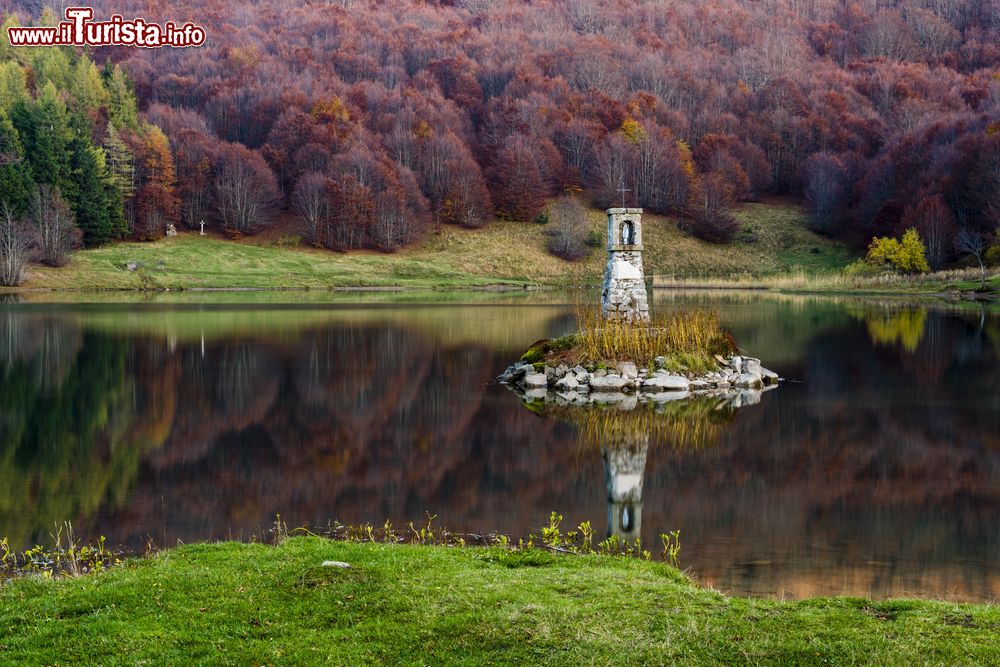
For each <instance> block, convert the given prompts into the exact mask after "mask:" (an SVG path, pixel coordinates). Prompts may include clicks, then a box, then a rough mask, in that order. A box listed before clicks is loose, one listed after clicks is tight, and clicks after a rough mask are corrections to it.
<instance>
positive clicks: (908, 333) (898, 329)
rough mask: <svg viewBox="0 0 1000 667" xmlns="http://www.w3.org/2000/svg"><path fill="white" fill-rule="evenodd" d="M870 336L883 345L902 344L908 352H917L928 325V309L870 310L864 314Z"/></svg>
mask: <svg viewBox="0 0 1000 667" xmlns="http://www.w3.org/2000/svg"><path fill="white" fill-rule="evenodd" d="M864 320H865V324H866V325H867V327H868V335H869V336H871V339H872V341H873V342H875V343H879V344H881V345H895V344H897V343H898V344H900V345H902V346H903V349H904V350H906V351H907V352H916V351H917V347H918V346H919V345H920V341H921V340H922V339H923V337H924V327H925V325H926V324H927V309H926V308H903V309H900V310H881V309H880V310H870V311H868V312H866V313H865V314H864Z"/></svg>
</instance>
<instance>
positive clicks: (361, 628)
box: [0, 537, 1000, 667]
mask: <svg viewBox="0 0 1000 667" xmlns="http://www.w3.org/2000/svg"><path fill="white" fill-rule="evenodd" d="M324 561H343V562H347V563H349V564H350V565H351V567H350V569H339V568H335V567H323V566H322V563H323V562H324ZM998 633H1000V608H998V607H996V606H986V605H964V604H951V603H946V602H934V601H921V600H892V601H885V602H877V601H871V600H864V599H848V598H840V599H813V600H804V601H799V602H787V601H779V600H768V599H744V598H734V597H727V596H725V595H722V594H720V593H717V592H713V591H710V590H705V589H701V588H698V587H697V586H695V585H694V584H692V583H691V582H690V581H689V580H688V579H687V578H686V577H685V576H684V575H682V574H681V573H680V572H679V571H678V570H676V569H675V568H673V567H670V566H668V565H666V564H663V563H655V562H646V561H643V560H638V559H634V558H632V559H630V558H622V557H610V556H597V555H586V556H581V555H562V554H556V553H550V552H548V551H539V550H531V551H527V552H508V551H505V550H501V548H500V547H491V548H481V547H467V548H459V547H442V546H433V547H432V546H403V545H385V544H372V543H365V544H358V543H346V542H337V541H331V540H327V539H322V538H314V537H305V538H294V539H289V540H286V541H284V542H283V543H281V544H280V546H276V547H275V546H267V545H262V544H236V543H223V544H200V545H193V546H182V547H179V548H176V549H172V550H168V551H164V552H161V553H158V554H156V555H154V556H151V557H149V558H146V559H137V560H133V561H129V562H128V563H127V564H126V565H124V566H121V567H116V568H113V569H111V570H109V571H107V572H104V573H101V574H97V575H89V576H83V577H71V578H66V579H56V580H53V579H22V580H17V581H14V582H13V583H9V584H6V585H3V586H2V587H0V662H3V663H7V664H66V663H80V664H106V665H115V664H142V663H152V664H195V663H196V664H240V665H248V664H263V663H267V664H318V663H331V664H352V665H353V664H373V663H374V664H386V663H394V664H399V663H402V664H467V665H478V664H561V665H581V664H594V665H607V664H635V665H640V664H642V665H650V664H691V665H709V664H745V663H751V664H758V663H761V664H773V665H857V664H879V665H905V666H907V667H908V666H909V665H914V664H921V665H924V664H997V663H998V662H1000V642H997V636H998Z"/></svg>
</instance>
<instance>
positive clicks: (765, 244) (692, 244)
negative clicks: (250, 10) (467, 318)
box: [25, 202, 853, 289]
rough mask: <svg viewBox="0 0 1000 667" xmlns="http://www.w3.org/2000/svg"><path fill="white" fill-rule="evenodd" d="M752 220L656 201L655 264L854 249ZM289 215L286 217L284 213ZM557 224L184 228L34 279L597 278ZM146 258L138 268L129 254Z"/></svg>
mask: <svg viewBox="0 0 1000 667" xmlns="http://www.w3.org/2000/svg"><path fill="white" fill-rule="evenodd" d="M736 215H737V218H739V220H740V222H741V223H742V224H743V228H744V231H743V232H742V233H741V234H740V235H739V236H738V238H737V240H735V241H734V242H733V243H730V244H725V245H717V244H711V243H705V242H703V241H699V240H698V239H695V238H693V237H691V236H689V235H687V234H685V233H683V232H681V231H680V230H679V229H678V228H677V224H676V220H674V219H672V218H669V217H665V216H660V215H655V214H652V213H647V214H646V215H644V216H643V224H644V225H645V250H644V253H643V257H644V262H645V269H646V274H647V275H648V276H654V275H664V276H667V277H675V276H686V277H697V278H706V277H709V276H726V275H732V274H737V273H744V272H750V273H753V274H754V275H768V274H773V273H775V272H784V271H787V270H789V269H790V268H793V267H799V268H801V269H808V270H810V271H814V270H823V271H831V270H836V269H839V268H841V267H843V266H845V265H846V264H847V263H849V262H850V261H851V259H853V257H852V256H851V253H850V252H849V251H848V250H847V249H846V248H845V247H844V246H842V245H840V244H838V243H835V242H833V241H830V240H828V239H825V238H823V237H821V236H819V235H817V234H815V233H813V232H812V231H810V230H809V229H808V227H807V226H806V220H805V215H804V213H803V212H802V209H801V208H800V207H799V206H796V205H794V204H791V203H787V202H774V203H756V204H746V205H744V206H741V207H740V208H739V210H738V211H737V213H736ZM587 216H588V224H589V227H590V231H591V232H592V234H593V235H594V236H595V238H599V239H603V238H604V234H605V233H606V227H607V223H606V216H605V213H604V212H603V211H600V210H597V209H589V210H588V213H587ZM283 224H284V223H283ZM546 231H547V226H546V225H540V224H535V223H531V222H511V221H505V220H497V221H494V222H492V223H490V224H489V225H487V226H486V227H484V228H482V229H476V230H470V229H462V228H459V227H454V226H444V227H442V228H440V229H439V230H437V231H434V232H432V233H431V234H429V235H428V236H427V238H426V239H424V240H423V241H422V242H421V243H419V244H417V245H415V246H413V247H409V248H405V249H403V250H401V251H399V252H397V253H394V254H384V253H378V252H370V251H358V252H352V253H337V252H332V251H328V250H318V249H314V248H308V247H305V246H304V245H296V244H294V243H290V241H294V240H296V237H294V236H281V235H280V234H279V233H278V232H277V231H274V233H269V234H263V235H261V236H259V237H250V238H247V239H243V240H240V241H233V240H227V239H225V238H222V237H218V236H205V237H201V236H198V234H197V233H196V232H190V231H187V232H185V231H182V232H181V234H180V236H177V237H175V238H168V239H162V240H160V241H156V242H153V243H137V242H123V243H114V244H110V245H107V246H104V247H101V248H95V249H91V250H83V251H80V252H76V253H73V255H72V256H71V259H70V263H69V265H68V266H65V267H61V268H50V267H44V266H33V267H31V270H30V272H29V279H28V282H27V283H26V284H25V287H28V288H54V289H163V288H171V289H179V288H184V289H191V288H257V289H280V288H299V289H302V288H317V289H321V288H331V287H407V288H415V287H446V288H447V287H451V288H455V287H475V286H483V285H489V284H496V283H507V284H513V285H523V284H527V283H532V284H572V285H580V284H598V283H599V282H600V280H601V276H602V275H603V273H604V265H605V263H606V261H607V253H606V252H605V250H604V247H603V243H602V244H600V247H596V248H592V249H591V250H590V252H589V254H588V256H587V257H586V258H585V259H583V260H581V261H579V262H569V261H566V260H563V259H560V258H558V257H555V256H553V255H552V254H550V253H549V252H548V251H547V250H546V249H545V247H546V242H547V240H548V237H547V236H546ZM130 262H134V263H137V264H138V265H139V270H137V271H129V270H128V269H127V265H128V264H129V263H130Z"/></svg>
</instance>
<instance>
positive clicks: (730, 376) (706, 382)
mask: <svg viewBox="0 0 1000 667" xmlns="http://www.w3.org/2000/svg"><path fill="white" fill-rule="evenodd" d="M607 248H608V263H607V266H606V268H605V271H604V287H603V290H602V294H601V309H600V311H599V312H598V311H595V310H591V309H588V308H586V307H578V308H577V332H576V333H573V334H569V335H567V336H563V337H561V338H557V339H543V340H540V341H537V342H535V343H534V344H532V345H531V346H530V347H529V348H528V350H527V351H526V352H525V353H524V354H523V355H522V356H521V359H520V360H519V361H518V362H516V363H515V364H513V365H511V366H510V367H508V368H507V370H506V371H504V372H503V373H502V374H501V375H500V377H499V378H498V379H499V381H500V382H501V383H503V384H505V385H507V386H509V387H511V388H512V389H513V390H514V391H516V392H517V393H518V394H519V395H520V396H521V397H522V398H523V399H524V400H526V401H527V402H534V401H544V402H546V403H556V404H558V405H565V404H574V405H586V404H590V403H605V404H606V403H620V404H623V405H625V406H632V407H634V406H635V405H637V404H638V403H639V402H643V403H650V402H652V403H665V402H668V401H674V400H679V399H684V398H687V397H689V396H691V395H706V394H708V395H711V394H718V395H724V396H725V397H727V398H730V399H732V401H733V402H734V403H735V404H737V405H736V406H737V407H738V406H739V405H744V404H751V403H755V402H757V401H758V400H759V398H760V394H761V392H763V391H765V390H768V389H773V388H775V387H777V386H778V383H779V382H780V381H781V378H780V377H779V376H778V374H777V373H775V372H773V371H770V370H768V369H766V368H764V367H763V366H762V365H761V362H760V360H759V359H755V358H753V357H748V356H743V355H740V354H737V352H738V348H737V346H736V342H735V341H734V340H733V338H732V336H731V335H729V334H728V333H727V332H726V331H724V330H723V329H722V327H721V325H720V323H719V319H718V317H717V316H716V315H715V314H713V313H710V312H707V311H702V310H696V311H691V312H685V313H675V314H672V315H665V316H657V317H653V316H651V315H650V311H649V305H648V304H649V302H648V297H647V294H646V286H645V275H644V272H643V268H642V209H640V208H612V209H609V210H608V245H607Z"/></svg>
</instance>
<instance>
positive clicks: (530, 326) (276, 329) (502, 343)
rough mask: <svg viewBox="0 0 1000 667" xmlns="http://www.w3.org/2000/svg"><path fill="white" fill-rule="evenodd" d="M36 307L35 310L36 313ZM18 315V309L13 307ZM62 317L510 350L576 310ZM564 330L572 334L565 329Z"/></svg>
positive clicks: (146, 328)
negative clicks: (364, 330)
mask: <svg viewBox="0 0 1000 667" xmlns="http://www.w3.org/2000/svg"><path fill="white" fill-rule="evenodd" d="M30 312H32V311H27V312H26V316H27V314H28V313H30ZM11 314H12V315H13V313H11ZM60 315H61V318H60V319H61V320H62V321H65V322H70V321H72V322H74V323H75V324H76V325H77V326H79V327H83V328H86V329H93V330H97V331H103V332H107V333H109V334H114V335H133V336H144V337H150V338H161V339H166V340H169V341H173V342H185V341H187V342H192V341H197V342H199V343H200V342H201V341H208V342H209V343H211V342H212V341H219V340H246V339H254V340H262V341H269V342H289V341H294V340H295V339H296V338H297V337H298V336H299V335H300V334H301V333H302V332H303V331H307V330H310V329H318V328H321V327H343V326H395V327H398V328H401V329H409V330H414V331H417V332H419V333H420V334H421V335H423V336H425V337H426V338H429V339H431V340H434V341H441V342H446V343H447V344H448V345H456V344H460V343H467V344H476V345H484V346H488V347H490V348H494V349H496V348H504V349H508V350H510V351H511V352H512V353H513V351H515V350H521V349H523V348H524V341H525V340H534V339H533V338H531V337H532V336H533V335H536V333H537V332H538V331H539V330H540V329H545V328H546V327H547V326H548V325H549V323H550V322H552V321H553V320H555V319H562V320H563V321H564V322H565V327H566V329H565V330H568V328H569V326H570V322H571V320H572V318H573V309H572V307H571V306H566V305H549V306H544V305H542V306H522V307H517V308H514V307H511V306H507V305H489V304H479V305H461V304H460V305H447V306H445V305H442V304H435V305H421V306H407V305H403V306H397V307H393V308H385V307H381V306H371V305H369V306H345V305H342V304H333V305H316V306H298V307H295V308H290V307H283V306H280V305H277V306H274V307H259V308H256V307H255V308H247V307H246V306H245V305H244V306H239V305H231V306H217V307H208V308H204V309H202V308H200V307H189V306H184V307H162V308H161V307H146V308H136V307H127V308H123V307H117V306H107V307H102V308H97V309H95V308H91V307H86V308H82V309H77V308H72V307H67V308H65V309H60ZM559 333H565V331H564V330H560V331H559Z"/></svg>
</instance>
